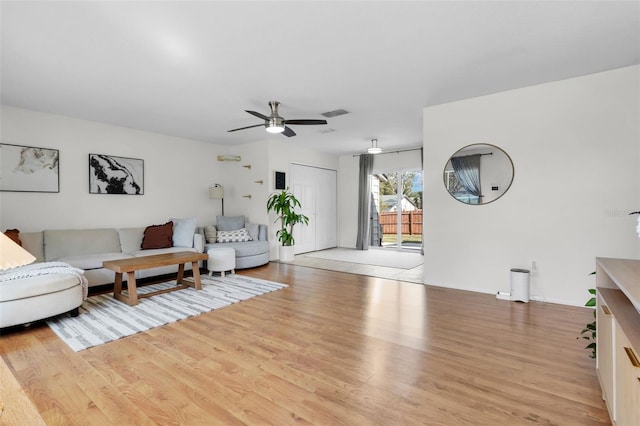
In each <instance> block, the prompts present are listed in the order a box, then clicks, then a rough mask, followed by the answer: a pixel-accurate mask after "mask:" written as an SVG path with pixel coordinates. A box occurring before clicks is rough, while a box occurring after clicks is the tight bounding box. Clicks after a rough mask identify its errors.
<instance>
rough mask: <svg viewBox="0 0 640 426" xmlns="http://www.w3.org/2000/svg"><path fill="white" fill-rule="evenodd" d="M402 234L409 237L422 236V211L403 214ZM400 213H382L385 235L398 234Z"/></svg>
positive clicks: (381, 220) (381, 222)
mask: <svg viewBox="0 0 640 426" xmlns="http://www.w3.org/2000/svg"><path fill="white" fill-rule="evenodd" d="M401 218H402V222H401V223H402V233H403V234H408V235H422V210H413V211H407V212H402V214H401ZM397 223H398V212H382V213H380V225H381V226H382V233H383V234H396V233H397V232H398V231H397V229H398V228H397Z"/></svg>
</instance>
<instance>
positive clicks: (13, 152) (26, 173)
mask: <svg viewBox="0 0 640 426" xmlns="http://www.w3.org/2000/svg"><path fill="white" fill-rule="evenodd" d="M59 160H60V151H58V150H57V149H48V148H36V147H32V146H22V145H10V144H4V143H3V144H0V191H15V192H60V170H59Z"/></svg>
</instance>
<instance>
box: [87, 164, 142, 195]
mask: <svg viewBox="0 0 640 426" xmlns="http://www.w3.org/2000/svg"><path fill="white" fill-rule="evenodd" d="M89 193H90V194H127V195H143V194H144V160H140V159H138V158H126V157H114V156H113V155H104V154H89Z"/></svg>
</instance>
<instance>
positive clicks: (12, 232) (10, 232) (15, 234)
mask: <svg viewBox="0 0 640 426" xmlns="http://www.w3.org/2000/svg"><path fill="white" fill-rule="evenodd" d="M4 235H6V236H7V237H9V238H11V239H12V240H13V242H14V243H16V244H17V245H19V246H20V247H22V241H20V231H18V230H17V229H7V230H6V231H4Z"/></svg>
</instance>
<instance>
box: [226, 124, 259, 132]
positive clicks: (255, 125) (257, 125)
mask: <svg viewBox="0 0 640 426" xmlns="http://www.w3.org/2000/svg"><path fill="white" fill-rule="evenodd" d="M253 127H264V124H254V125H253V126H247V127H240V128H238V129H231V130H227V132H236V131H238V130H244V129H251V128H253Z"/></svg>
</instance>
